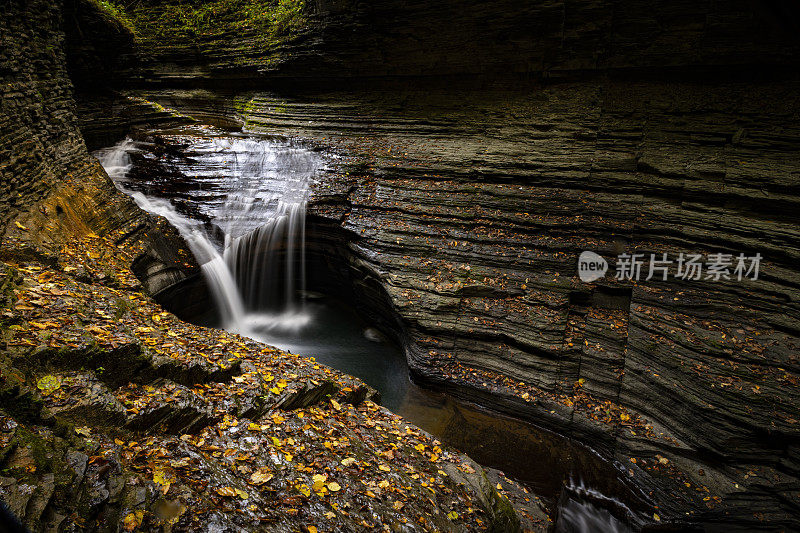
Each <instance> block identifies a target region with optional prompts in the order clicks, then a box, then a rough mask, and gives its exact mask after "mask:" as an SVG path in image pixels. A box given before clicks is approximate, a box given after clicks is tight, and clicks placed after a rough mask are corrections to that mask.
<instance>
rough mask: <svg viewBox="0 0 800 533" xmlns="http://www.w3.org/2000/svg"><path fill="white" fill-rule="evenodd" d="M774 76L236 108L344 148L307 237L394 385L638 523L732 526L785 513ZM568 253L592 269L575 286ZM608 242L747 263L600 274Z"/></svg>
mask: <svg viewBox="0 0 800 533" xmlns="http://www.w3.org/2000/svg"><path fill="white" fill-rule="evenodd" d="M798 87H799V86H798V85H797V83H788V82H781V83H763V84H753V83H729V84H724V85H720V84H708V83H707V84H691V83H672V84H666V83H663V82H643V81H642V82H632V81H623V80H616V81H615V80H612V79H605V80H595V81H593V82H590V83H583V82H581V83H570V84H557V85H552V86H531V87H528V88H527V89H525V90H521V89H520V90H518V91H515V92H498V93H492V92H479V93H470V92H466V91H465V92H462V93H457V92H452V91H449V92H448V91H446V92H416V91H406V92H402V93H400V94H398V93H394V92H386V93H373V94H372V95H366V94H359V95H354V94H343V93H339V94H327V95H317V96H312V97H305V98H299V99H283V98H276V97H270V96H268V95H255V96H253V97H252V98H251V99H250V100H248V101H247V103H246V104H244V105H240V108H241V109H246V111H244V112H243V116H244V118H246V120H247V122H246V123H247V127H248V128H250V129H253V130H256V131H268V132H281V133H282V134H286V133H290V134H296V135H298V136H302V137H311V138H316V139H317V140H318V142H320V143H322V144H327V145H331V146H333V147H335V148H336V149H337V150H339V151H340V152H341V153H343V154H347V155H349V156H350V157H353V158H354V160H353V164H349V165H344V166H343V167H342V169H341V172H340V173H339V174H338V175H336V176H332V177H331V178H330V179H329V180H327V181H326V182H324V183H322V184H321V185H320V186H319V187H318V188H317V190H316V192H315V196H314V199H313V201H312V205H313V212H314V213H316V214H317V215H318V216H319V217H320V218H318V219H317V223H316V225H315V229H312V230H310V235H311V236H310V237H309V239H310V242H311V243H312V244H311V246H312V247H315V246H319V247H321V249H320V250H318V253H319V255H320V256H326V257H328V258H329V259H328V261H330V262H331V265H330V270H331V271H335V270H337V269H339V270H341V261H342V259H341V258H340V259H338V260H334V259H333V257H334V256H335V254H336V253H337V252H336V247H337V245H336V241H337V239H338V242H339V245H338V246H339V252H338V253H339V255H340V256H341V257H345V259H344V261H345V262H348V263H349V269H350V272H351V274H350V275H351V280H352V281H351V282H352V283H353V285H354V286H355V287H357V289H356V290H360V291H361V295H362V300H361V301H362V302H363V303H364V304H365V306H367V307H369V306H370V305H372V307H373V309H381V308H383V309H386V307H387V305H388V307H389V308H390V309H391V310H392V312H393V313H394V314H395V316H397V317H398V318H399V323H400V329H401V331H402V337H403V340H404V341H405V343H406V347H407V354H408V358H409V362H410V365H411V367H412V369H413V370H414V372H415V373H416V375H417V377H418V378H420V379H422V380H425V381H427V382H429V383H433V384H438V385H440V386H442V387H444V388H445V389H447V390H449V391H450V392H451V393H453V394H456V395H459V396H461V397H463V398H466V399H470V400H473V401H480V402H483V403H487V404H490V405H493V406H495V407H496V408H499V409H501V410H504V411H506V412H509V413H513V414H514V415H516V416H521V417H524V418H527V419H528V420H530V421H533V422H535V423H538V424H542V425H545V426H547V427H550V428H553V429H555V430H557V431H559V432H561V433H565V434H568V435H570V436H573V437H575V438H577V439H579V440H581V441H582V442H585V443H587V444H589V445H590V446H592V447H593V448H595V449H596V450H598V451H599V452H601V453H602V454H603V455H604V456H605V457H607V458H613V459H615V460H616V461H618V464H620V465H621V468H622V471H623V472H625V475H626V476H629V477H630V478H631V479H632V480H636V482H637V483H639V484H640V485H641V486H642V487H644V488H645V492H650V491H652V492H650V494H649V498H652V502H653V503H654V504H655V505H657V506H658V508H657V509H655V512H656V513H657V514H659V515H660V517H664V518H665V519H666V518H669V519H676V518H685V517H686V516H687V515H686V514H685V513H686V512H689V513H690V514H689V515H688V516H689V517H690V518H696V519H699V520H702V521H706V522H714V521H717V520H719V521H725V522H733V521H737V522H738V523H740V524H747V525H746V527H748V528H750V527H759V526H760V525H762V524H764V523H768V524H770V527H772V526H775V525H776V524H778V525H780V524H783V525H785V526H787V525H789V524H791V523H793V521H794V520H795V519H796V517H797V516H798V513H800V499H799V498H798V490H797V489H798V488H800V483H798V477H800V464H799V463H798V462H797V450H798V445H800V431H799V429H798V423H800V388H799V387H798V385H799V384H800V366H798V360H797V358H798V355H799V354H798V346H800V329H798V324H799V323H800V307H798V306H799V305H800V304H799V302H800V291H799V290H798V289H799V288H800V274H798V270H797V264H798V261H799V260H800V232H798V228H797V215H796V213H797V208H798V202H799V201H800V200H799V198H800V196H799V195H798V193H800V188H798V171H799V170H800V169H799V168H798V161H800V130H799V129H798V124H799V123H800V122H798V119H800V101H798V99H797V94H798ZM162 97H164V95H162ZM164 98H165V101H170V102H171V103H175V100H170V99H169V98H166V97H164ZM326 221H327V222H326ZM331 221H333V222H334V223H335V225H336V226H340V227H342V228H344V229H346V230H347V232H346V235H349V237H346V238H343V237H342V234H341V232H337V231H335V229H334V226H333V225H332V223H331ZM326 228H327V229H326ZM342 241H349V244H347V247H348V248H347V249H346V250H344V251H342V250H341V247H342V246H343V245H342ZM584 250H589V251H594V252H596V253H598V254H600V255H602V256H603V257H605V258H606V260H607V261H608V262H609V265H610V271H609V273H608V274H607V276H606V278H604V279H602V280H600V281H597V282H594V283H584V282H582V281H580V279H579V278H578V276H577V264H578V255H579V254H580V253H581V252H582V251H584ZM623 252H627V253H641V254H644V257H646V261H647V263H649V260H650V255H651V254H656V255H657V257H658V258H661V254H663V253H668V254H669V257H670V258H671V259H672V260H673V261H675V260H676V259H677V257H678V255H679V254H680V253H684V254H701V255H702V256H703V259H702V261H703V262H704V263H705V262H706V261H707V258H708V255H709V254H713V253H719V252H721V253H729V254H733V255H734V256H736V255H738V254H740V253H743V254H745V255H746V256H754V255H755V254H757V253H760V254H761V256H763V260H762V263H761V266H760V273H759V277H758V280H755V281H754V280H751V279H743V280H742V281H738V280H737V279H736V276H735V275H732V279H727V280H726V279H722V280H719V281H713V280H708V279H705V277H706V275H707V274H706V273H705V272H704V273H703V278H704V279H701V280H680V279H677V278H676V276H677V271H676V267H677V264H676V263H673V264H672V266H671V268H670V273H669V276H668V280H667V281H661V280H660V279H652V280H649V281H646V280H645V278H646V277H647V275H648V268H647V263H646V264H645V266H644V267H643V270H642V276H641V278H640V281H639V282H630V281H617V280H615V279H614V275H615V267H616V265H617V263H618V260H617V255H618V254H620V253H623ZM311 253H312V254H313V253H314V251H313V250H312V251H311ZM734 266H735V265H732V266H731V267H730V272H731V273H732V272H733V268H734ZM659 277H660V276H657V278H659ZM358 287H361V288H360V289H359V288H358ZM376 287H379V290H376ZM386 325H387V326H389V327H396V325H395V324H392V323H388V322H387V324H386Z"/></svg>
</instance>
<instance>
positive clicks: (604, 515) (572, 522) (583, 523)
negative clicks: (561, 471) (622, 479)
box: [555, 480, 634, 533]
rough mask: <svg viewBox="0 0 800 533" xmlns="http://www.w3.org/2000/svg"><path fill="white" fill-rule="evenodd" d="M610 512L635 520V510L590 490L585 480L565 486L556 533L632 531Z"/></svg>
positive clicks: (615, 532) (626, 532)
mask: <svg viewBox="0 0 800 533" xmlns="http://www.w3.org/2000/svg"><path fill="white" fill-rule="evenodd" d="M609 509H615V510H617V511H622V512H624V515H626V516H629V517H632V516H634V514H633V513H632V511H631V510H630V509H629V508H628V507H627V506H626V505H625V504H624V503H622V502H620V501H619V500H617V499H615V498H610V497H608V496H605V495H604V494H602V493H601V492H599V491H597V490H595V489H592V488H590V487H587V486H585V485H584V484H583V482H582V481H579V482H578V483H575V482H574V481H572V480H570V483H569V484H568V485H567V486H565V487H564V490H563V492H562V496H561V501H560V502H559V506H558V516H557V518H556V522H555V531H556V533H596V532H599V531H602V532H606V533H629V532H631V531H633V529H632V528H631V527H630V526H629V525H628V524H626V523H625V522H624V521H622V520H620V519H619V518H617V517H615V516H614V515H613V514H612V513H611V512H610V511H609Z"/></svg>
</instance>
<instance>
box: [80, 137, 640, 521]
mask: <svg viewBox="0 0 800 533" xmlns="http://www.w3.org/2000/svg"><path fill="white" fill-rule="evenodd" d="M156 139H157V141H156V142H152V143H146V142H135V141H132V140H130V139H127V140H125V141H123V142H121V143H119V144H118V145H116V146H114V147H113V148H110V149H107V150H103V151H100V152H98V153H97V154H96V155H97V157H98V159H100V161H101V163H102V165H103V166H104V167H105V169H106V171H107V172H108V174H109V176H111V178H112V179H113V180H114V182H115V183H116V185H117V187H118V188H119V189H120V190H122V191H123V192H125V193H127V194H129V195H130V196H132V197H133V198H134V200H135V201H136V202H137V204H138V205H139V206H140V207H141V208H143V209H144V210H146V211H149V212H151V213H154V214H157V215H161V216H163V217H165V218H166V219H167V220H168V221H169V222H170V223H171V224H172V225H173V226H175V227H176V228H177V229H178V231H179V232H180V233H181V235H182V236H183V237H184V239H185V240H186V242H187V244H188V245H189V247H190V249H191V251H192V252H193V254H194V255H195V257H196V258H197V261H198V263H200V264H201V265H202V272H203V274H204V276H205V279H206V280H207V282H208V285H209V287H210V289H211V291H212V295H213V297H214V299H215V301H216V304H217V308H218V309H219V311H220V314H221V315H222V316H221V317H222V320H223V323H222V326H223V327H224V328H225V329H228V330H231V331H236V332H239V333H242V334H244V335H247V336H250V337H253V338H255V339H258V340H262V341H266V342H269V343H270V344H275V345H277V346H279V347H281V348H283V349H291V350H292V351H294V352H296V353H300V354H305V355H313V356H315V357H316V358H317V360H318V361H320V362H323V363H326V364H329V365H331V366H335V367H337V368H340V369H342V370H345V371H346V372H348V373H353V374H355V375H358V376H359V377H361V378H362V379H365V381H367V382H369V383H371V384H372V385H373V386H376V387H377V388H378V389H379V390H380V391H381V393H382V395H383V400H384V405H386V406H387V407H389V408H390V409H392V410H394V411H395V412H397V413H398V414H401V415H402V416H405V417H407V418H408V419H410V420H411V421H413V422H414V423H416V424H417V425H419V426H420V427H423V428H424V429H426V430H428V431H430V432H432V433H434V434H436V435H437V436H441V437H442V438H443V440H445V441H447V442H450V443H451V444H452V445H454V446H457V447H459V448H460V449H462V450H463V451H466V452H467V453H469V454H470V455H471V456H473V458H476V459H478V460H480V461H481V462H482V463H483V464H486V465H493V466H496V467H498V468H502V469H504V470H507V471H509V472H512V473H513V469H514V468H515V467H516V468H517V469H518V471H517V474H518V477H520V479H522V480H524V481H526V482H527V483H531V486H534V487H538V488H540V489H542V490H543V491H544V492H543V493H548V494H551V498H552V499H553V503H555V500H557V499H558V498H559V494H558V493H557V492H554V491H553V490H551V489H550V488H549V487H550V485H552V484H553V483H552V482H555V485H557V486H558V487H559V489H557V490H561V489H560V488H561V487H562V485H561V482H562V480H563V477H562V472H563V471H564V470H565V469H569V470H570V471H571V469H572V465H573V464H575V462H576V461H575V457H574V456H575V454H578V453H579V452H578V448H577V447H575V446H573V445H572V444H570V443H568V442H565V441H563V439H561V438H559V437H556V436H546V437H545V436H543V434H539V433H536V432H535V430H534V429H532V428H531V427H528V426H527V425H524V424H523V423H521V422H515V421H513V420H510V419H509V420H507V419H503V418H498V417H496V416H495V415H490V414H486V413H483V412H481V411H479V410H474V409H473V408H472V407H470V406H466V405H462V404H456V403H454V402H453V401H452V399H450V398H448V397H447V396H446V395H440V394H435V393H431V392H429V391H426V390H424V389H421V388H419V387H416V386H414V385H413V383H411V382H410V381H409V379H408V368H407V365H406V361H405V358H404V355H403V354H402V352H400V350H399V349H397V350H395V349H394V348H392V347H391V346H390V343H385V342H384V343H375V342H373V341H369V340H366V339H364V338H363V336H362V332H363V331H364V328H365V327H366V326H367V325H368V324H365V323H363V321H362V320H361V319H360V317H358V316H357V315H356V314H355V313H353V312H352V310H348V309H347V308H346V307H344V306H339V305H338V304H335V303H334V302H333V301H330V302H326V303H325V304H319V303H317V304H313V303H312V304H308V305H307V304H306V302H305V300H304V298H303V296H302V295H304V294H305V293H306V292H305V289H306V287H305V267H306V265H305V213H306V202H307V199H308V193H309V187H310V185H311V183H312V181H313V180H314V177H315V175H316V173H317V172H319V171H320V170H321V169H322V168H323V159H322V156H321V155H320V154H318V153H316V152H313V151H311V150H309V149H307V148H304V147H302V146H299V145H296V144H293V143H292V142H290V141H286V140H279V139H274V138H257V137H246V136H242V135H237V134H230V133H226V134H218V133H217V132H215V131H214V130H209V129H203V128H196V129H188V130H187V129H183V130H179V131H176V132H173V133H170V132H159V133H158V135H157V136H156ZM164 139H167V140H168V142H166V143H164V142H163V140H164ZM312 312H313V313H314V317H315V320H313V321H312V320H311V313H312ZM304 326H307V327H304ZM377 340H380V338H378V339H377ZM509 435H511V436H512V438H509ZM582 457H584V456H582ZM591 457H593V456H592V455H591V454H586V456H585V457H584V458H583V459H582V460H581V461H578V463H581V464H585V465H593V464H594V463H593V462H592V459H591ZM528 464H531V465H536V466H535V467H534V468H532V469H530V470H528V467H527V466H526V465H528ZM542 465H545V466H542ZM584 471H586V470H584ZM589 471H591V470H589ZM609 475H613V473H611V474H609ZM541 476H550V477H552V479H551V478H550V477H548V479H546V480H543V479H540V477H541ZM590 478H591V476H590ZM560 494H561V501H560V502H559V503H558V506H557V516H556V517H555V518H556V523H555V528H556V531H559V532H570V533H572V532H576V533H593V532H596V531H602V532H612V533H623V532H628V531H631V530H632V529H633V528H631V527H629V525H628V523H627V522H630V520H627V519H625V520H622V519H618V518H616V517H615V516H616V515H620V516H632V513H631V511H629V509H628V508H627V507H625V505H624V504H622V503H621V502H619V501H617V500H615V499H613V498H607V497H605V496H603V495H602V494H601V493H599V492H597V491H595V490H593V489H590V488H586V487H584V486H583V484H577V485H576V484H574V483H570V484H569V486H567V487H566V488H564V489H563V490H561V492H560Z"/></svg>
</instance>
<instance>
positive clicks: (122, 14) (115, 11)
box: [85, 0, 136, 34]
mask: <svg viewBox="0 0 800 533" xmlns="http://www.w3.org/2000/svg"><path fill="white" fill-rule="evenodd" d="M85 1H86V2H87V3H89V4H90V5H92V6H94V7H95V9H97V10H98V11H99V12H100V13H101V14H102V15H104V16H105V17H106V18H107V19H109V20H111V21H113V22H116V23H117V24H119V25H120V26H122V27H123V28H125V29H126V30H127V31H129V32H131V33H133V34H135V33H136V26H135V24H134V22H133V19H132V18H131V17H130V15H129V14H128V13H127V11H126V10H125V7H124V6H123V5H122V3H121V2H109V1H108V0H85Z"/></svg>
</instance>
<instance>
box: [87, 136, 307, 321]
mask: <svg viewBox="0 0 800 533" xmlns="http://www.w3.org/2000/svg"><path fill="white" fill-rule="evenodd" d="M182 133H183V132H182ZM190 139H191V144H190V148H188V149H187V150H186V152H184V153H183V154H180V155H176V154H161V155H160V156H155V155H153V154H151V153H145V152H142V154H141V155H142V156H143V157H144V158H145V159H147V158H151V159H154V158H158V160H159V163H160V164H165V161H163V160H165V159H167V160H168V159H170V158H172V159H174V161H171V162H170V161H166V163H167V164H171V165H173V166H175V167H178V168H180V167H181V166H186V167H187V169H188V170H189V171H190V172H191V173H192V175H191V180H192V181H193V182H194V186H193V187H192V196H191V197H190V198H186V199H184V204H189V205H190V206H191V207H192V208H194V209H196V211H198V212H199V214H200V216H202V217H203V218H206V219H207V220H208V223H203V222H201V221H199V220H197V219H196V218H191V217H188V216H185V215H184V214H182V213H181V211H180V210H179V208H178V207H177V206H176V203H175V202H173V201H171V200H167V199H163V198H159V197H157V196H155V195H154V194H152V193H151V194H147V193H148V192H150V190H149V188H148V184H147V183H146V181H145V182H142V181H138V180H136V179H133V178H132V177H131V176H130V175H129V173H130V171H131V168H132V166H133V165H132V159H131V154H132V153H138V150H139V148H138V145H137V143H136V142H134V141H132V140H131V139H126V140H124V141H122V142H120V143H119V144H117V145H116V146H114V147H113V148H110V149H106V150H102V151H100V152H98V153H97V154H96V155H97V157H98V159H99V160H100V162H101V164H102V165H103V167H104V168H105V169H106V172H108V174H109V176H110V177H111V178H112V180H113V181H114V183H115V184H116V185H117V187H118V188H119V189H120V190H122V191H123V192H125V193H127V194H129V195H130V196H132V197H133V199H134V200H135V201H136V203H137V204H138V205H139V206H140V207H141V208H142V209H144V210H146V211H148V212H151V213H154V214H156V215H160V216H163V217H165V218H166V219H167V220H168V221H169V222H170V223H171V224H172V225H173V226H175V227H176V228H177V229H178V231H179V232H180V233H181V235H182V236H183V238H184V239H185V240H186V242H187V244H188V245H189V248H190V249H191V251H192V253H193V254H194V256H195V258H196V259H197V261H198V263H199V264H200V265H201V266H202V272H203V275H204V276H205V278H206V280H207V282H208V285H209V287H210V289H211V292H212V295H213V296H214V299H215V301H216V303H217V306H218V308H219V310H220V314H221V317H222V320H223V327H225V328H226V329H229V330H233V331H238V332H240V333H248V332H250V331H251V330H252V329H254V328H256V329H272V328H276V327H278V328H298V327H301V326H303V325H305V324H307V323H308V321H309V320H310V316H309V314H308V313H307V312H306V308H305V300H304V298H303V296H302V295H303V294H304V291H305V212H306V202H307V198H308V190H309V186H310V184H311V182H312V180H313V178H314V175H315V174H316V172H317V171H318V170H319V169H320V168H321V166H322V158H321V156H319V154H317V153H315V152H313V151H311V150H308V149H306V148H303V147H300V146H297V145H295V144H293V143H292V142H290V141H286V140H277V139H272V138H270V139H261V138H250V137H241V136H234V135H225V136H222V135H213V134H212V135H193V136H191V137H190ZM200 160H201V161H202V164H198V165H194V164H192V163H195V162H197V161H200ZM184 174H185V175H186V176H188V175H189V173H188V172H187V173H184ZM204 184H207V185H208V187H206V186H204ZM162 185H163V184H162ZM172 185H176V184H172ZM154 186H155V185H154ZM137 189H140V190H137ZM143 191H144V192H143ZM214 228H217V229H219V230H220V231H221V233H222V239H221V244H220V245H216V244H215V240H216V239H215V238H214V237H215V235H214V232H213V229H214Z"/></svg>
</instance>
